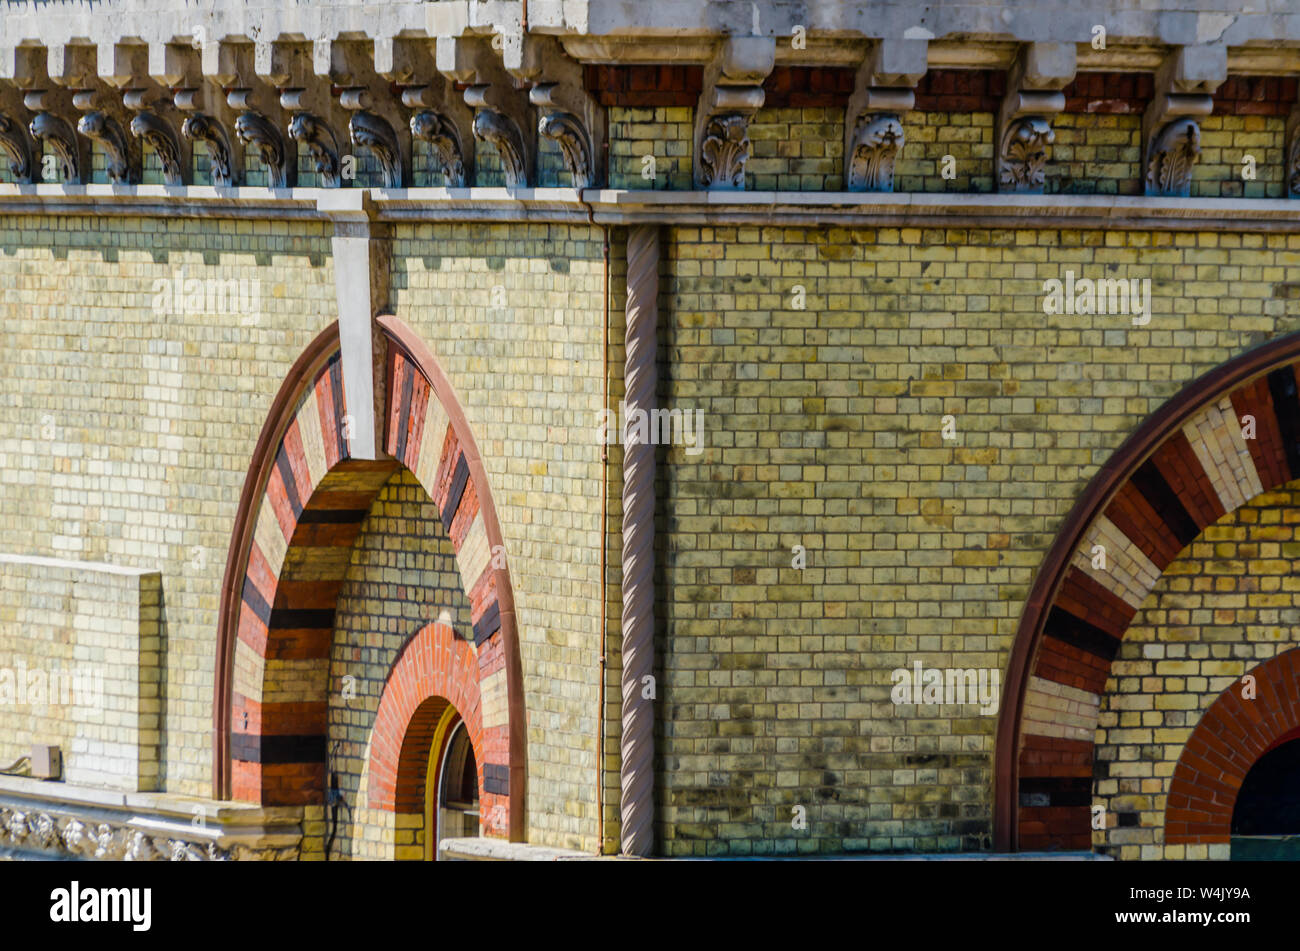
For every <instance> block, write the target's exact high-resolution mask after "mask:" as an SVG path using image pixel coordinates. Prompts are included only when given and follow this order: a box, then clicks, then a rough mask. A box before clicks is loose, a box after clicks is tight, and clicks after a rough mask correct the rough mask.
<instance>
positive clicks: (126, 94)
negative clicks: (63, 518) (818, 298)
mask: <svg viewBox="0 0 1300 951" xmlns="http://www.w3.org/2000/svg"><path fill="white" fill-rule="evenodd" d="M741 6H744V7H745V10H744V11H741V9H740V7H739V6H737V5H735V4H729V3H720V2H705V3H701V4H698V5H691V9H689V10H677V9H676V8H675V7H673V8H672V12H671V13H670V12H669V9H668V8H666V7H665V8H660V7H658V6H656V5H653V4H649V5H625V4H617V3H610V2H602V0H585V2H584V0H578V2H568V3H559V2H555V0H533V2H532V3H531V4H530V5H529V6H528V8H527V14H526V16H525V12H524V6H523V4H522V3H519V2H501V3H493V4H481V3H469V2H462V0H446V2H440V3H434V4H415V3H408V2H391V3H379V4H374V5H367V6H366V7H365V8H364V12H363V8H362V6H361V5H360V4H359V3H357V2H353V0H346V2H332V3H318V4H306V5H300V6H295V7H292V8H286V9H271V8H255V9H248V8H246V7H244V6H243V5H241V4H235V3H233V2H227V0H220V2H217V3H215V4H214V5H213V6H212V9H211V10H210V11H205V12H204V15H203V16H198V15H197V14H196V13H195V11H194V10H192V9H188V10H187V9H179V10H178V9H175V8H174V7H172V6H171V5H168V4H164V3H161V2H157V3H145V4H143V5H140V4H129V3H127V2H125V0H109V2H107V3H105V4H102V5H101V6H100V7H97V13H96V16H95V17H94V18H92V19H90V20H86V19H85V18H84V17H80V16H78V15H76V14H75V13H74V9H75V4H71V3H47V4H39V5H38V4H36V3H34V2H20V3H12V4H8V5H7V6H6V9H5V13H4V27H5V29H4V34H3V35H4V37H5V39H4V40H3V41H0V171H3V173H4V175H5V179H6V180H7V181H15V182H19V183H23V184H28V183H44V184H64V185H77V184H84V183H91V182H95V183H105V184H115V185H119V186H134V185H137V184H139V183H142V182H145V181H148V182H150V183H159V182H161V183H163V184H166V185H168V186H169V187H186V186H190V185H199V186H206V185H214V186H217V187H234V186H248V185H250V184H251V185H264V186H267V187H272V188H292V187H294V186H295V185H299V184H307V185H311V186H315V187H324V188H340V187H342V188H346V187H367V186H369V187H387V188H399V187H400V188H412V187H416V188H418V187H422V186H426V185H431V184H442V185H450V186H453V187H458V188H459V187H471V188H472V187H475V186H476V185H497V184H503V185H505V186H507V187H509V188H513V189H520V188H534V187H538V186H539V185H548V184H556V183H557V182H558V183H560V184H566V185H571V186H572V187H574V188H577V189H584V188H596V187H603V186H604V185H605V183H606V182H609V181H613V180H615V179H617V178H620V176H618V175H615V173H614V171H613V170H612V165H611V162H612V161H615V159H614V158H612V157H614V156H618V155H626V154H627V152H628V150H629V149H640V150H644V149H645V145H644V144H643V143H642V142H640V141H638V142H637V143H636V144H635V145H634V144H632V143H631V142H627V141H625V142H612V141H611V137H610V129H611V128H613V129H614V130H615V135H616V136H623V137H627V136H630V135H632V134H633V133H631V132H629V125H628V123H627V122H626V121H620V122H619V123H618V124H614V123H613V122H612V120H611V118H610V115H611V111H610V110H611V103H615V102H617V104H618V107H619V108H620V109H621V110H622V111H621V112H620V116H621V117H622V120H626V117H627V114H628V113H627V110H628V109H636V108H639V106H638V103H642V102H645V101H648V100H649V99H654V100H655V101H656V102H658V101H661V100H662V101H665V102H666V101H669V100H670V99H671V100H672V101H673V104H674V105H685V106H688V107H689V110H690V111H689V112H688V114H687V115H686V117H685V118H683V119H680V120H677V119H674V120H673V121H674V122H679V123H680V125H679V127H680V128H683V129H684V131H683V132H682V133H681V137H680V140H678V141H673V142H671V143H664V146H663V150H664V151H667V152H668V153H669V155H670V156H676V158H673V159H672V160H673V161H676V162H681V163H683V171H682V174H681V176H677V175H676V173H675V172H674V174H672V175H671V176H670V177H671V178H672V179H673V181H674V184H675V187H678V188H681V187H694V188H698V189H709V190H717V189H724V190H725V189H736V190H738V189H744V188H745V187H746V182H747V180H748V183H749V187H751V188H752V187H756V186H755V180H754V175H755V173H754V163H753V162H752V159H753V158H754V157H755V155H756V154H758V153H761V152H762V149H761V148H759V147H756V146H755V139H754V138H753V136H752V134H751V133H752V132H753V130H754V129H755V128H758V127H760V126H762V124H763V123H765V122H768V121H775V120H774V119H773V111H774V110H775V109H777V108H778V106H779V104H775V105H774V104H773V102H771V101H770V100H769V97H768V95H767V90H768V88H769V87H770V86H771V83H772V81H773V80H774V79H775V78H776V74H777V73H780V72H781V71H789V70H803V71H806V72H807V71H811V72H818V73H820V74H822V75H821V78H820V79H819V80H818V82H819V83H820V86H819V88H823V89H827V88H832V87H835V86H836V84H840V85H839V88H840V89H841V93H842V95H841V98H838V99H834V101H833V105H834V106H835V109H836V110H838V109H840V108H843V113H842V116H843V118H842V121H841V120H840V119H839V118H838V114H837V117H836V120H835V122H833V123H826V122H825V121H824V119H818V120H816V121H814V122H809V123H808V125H809V127H810V128H811V127H813V126H817V127H818V131H817V132H816V133H815V134H816V135H817V136H819V137H821V138H822V139H823V141H821V142H817V143H813V144H810V145H809V147H808V148H807V149H806V150H804V151H805V153H806V154H808V155H820V156H825V157H826V161H827V162H834V163H835V166H834V168H833V169H828V170H826V171H825V172H823V173H821V174H822V177H823V181H824V182H833V181H840V182H842V183H843V184H842V185H839V186H836V185H827V186H826V187H829V188H842V189H843V190H845V191H890V190H894V189H896V188H899V187H902V188H906V189H915V181H916V175H917V174H918V171H917V169H918V168H924V169H926V170H927V171H926V172H925V174H928V175H934V174H935V173H934V172H933V171H929V169H930V168H932V167H933V165H934V164H935V163H936V162H939V161H941V160H944V159H946V158H948V157H950V156H948V155H946V154H945V153H944V152H943V151H942V150H939V149H938V148H937V146H936V147H935V148H933V149H931V150H930V152H926V143H936V142H944V141H951V140H955V139H958V138H960V135H959V134H958V133H956V132H951V131H950V132H949V133H944V134H936V130H935V128H934V122H932V121H931V120H928V119H925V118H924V113H926V112H927V111H928V112H929V113H935V112H942V113H946V114H947V115H948V116H949V119H948V121H949V123H950V124H951V125H952V126H953V127H959V128H960V129H961V130H962V132H961V135H964V134H965V130H967V129H970V128H974V127H977V126H978V125H979V123H987V122H988V121H989V120H987V119H984V118H978V117H974V116H972V118H970V119H967V118H965V117H963V113H971V112H972V111H973V110H974V109H975V105H974V104H972V102H971V101H970V97H967V96H963V95H961V94H954V95H953V98H952V105H951V106H948V104H947V103H946V102H945V101H944V99H943V97H942V96H939V97H937V98H936V96H935V95H934V94H933V93H928V92H925V89H923V87H924V86H925V84H926V83H928V82H929V80H930V79H931V78H933V77H934V76H935V75H940V74H943V75H946V74H952V73H958V74H966V75H976V74H978V75H993V76H996V77H997V80H998V83H997V91H996V93H993V94H991V95H990V97H989V98H990V99H991V100H992V105H986V104H982V103H981V104H979V111H980V112H981V113H983V112H990V111H991V112H992V113H993V114H994V116H993V119H992V125H993V129H992V133H991V138H992V141H991V143H989V144H987V145H986V144H981V145H980V151H979V166H980V167H978V168H975V167H972V165H971V160H970V158H968V157H967V155H964V154H962V153H961V150H956V152H955V154H954V155H952V156H951V157H952V158H954V159H956V160H958V161H960V162H961V163H963V164H962V167H961V168H959V169H956V170H955V172H954V174H955V176H957V177H959V178H960V179H961V184H960V185H954V186H951V187H953V188H960V189H961V190H989V189H993V190H998V191H1019V192H1030V193H1038V192H1042V191H1043V190H1044V189H1046V190H1049V191H1050V190H1052V184H1051V182H1050V179H1051V176H1052V174H1053V168H1054V165H1053V143H1054V141H1055V139H1056V129H1055V127H1054V121H1055V119H1056V117H1058V116H1060V115H1061V114H1062V113H1063V112H1064V113H1068V112H1070V111H1072V110H1075V109H1080V108H1084V109H1086V108H1090V106H1089V105H1088V104H1087V103H1084V104H1083V105H1082V106H1081V105H1079V104H1078V102H1077V101H1076V102H1075V105H1073V106H1071V105H1069V104H1068V101H1067V100H1068V97H1069V96H1070V92H1069V90H1070V89H1071V88H1072V84H1073V81H1074V80H1075V79H1076V77H1080V76H1084V75H1086V74H1089V73H1092V74H1102V75H1105V76H1108V77H1109V76H1118V75H1136V76H1142V77H1151V78H1150V80H1146V79H1145V78H1144V82H1146V83H1147V84H1148V85H1147V86H1146V88H1147V89H1153V90H1154V91H1153V92H1150V93H1144V94H1143V96H1144V99H1143V102H1142V103H1141V105H1140V106H1139V109H1138V111H1140V112H1142V129H1141V133H1140V135H1141V139H1140V156H1139V157H1138V158H1136V159H1134V160H1133V162H1132V164H1133V165H1135V166H1140V167H1141V173H1140V181H1139V182H1138V183H1137V186H1136V190H1138V191H1145V192H1146V193H1148V194H1151V195H1154V196H1181V195H1186V194H1188V193H1189V189H1190V188H1191V184H1192V181H1193V178H1194V177H1195V176H1196V175H1197V174H1198V173H1197V171H1196V169H1197V167H1198V166H1197V162H1198V158H1199V155H1200V153H1199V142H1200V133H1201V126H1202V125H1203V124H1204V121H1205V117H1206V116H1208V115H1211V114H1212V113H1213V112H1214V110H1215V109H1216V106H1215V105H1214V102H1215V101H1214V99H1213V96H1214V93H1215V89H1216V88H1217V87H1218V86H1219V85H1220V84H1222V83H1223V82H1224V81H1225V79H1227V78H1229V77H1248V78H1260V77H1263V78H1267V77H1271V76H1272V77H1285V76H1289V75H1290V74H1291V72H1292V67H1291V66H1290V65H1289V64H1290V62H1291V59H1292V58H1294V55H1295V52H1296V51H1297V50H1300V26H1297V25H1295V24H1293V23H1291V22H1290V21H1276V20H1275V19H1274V18H1269V17H1266V16H1263V15H1259V14H1254V13H1251V12H1242V11H1241V10H1238V9H1229V7H1228V5H1227V4H1226V3H1225V4H1223V8H1224V9H1223V10H1222V11H1221V12H1222V13H1223V14H1224V16H1223V17H1221V18H1219V19H1213V18H1212V17H1210V12H1206V13H1205V15H1204V16H1201V17H1199V18H1191V20H1189V19H1188V18H1181V19H1180V18H1179V17H1178V16H1175V15H1174V14H1172V13H1168V12H1160V11H1132V10H1124V11H1119V10H1116V11H1106V10H1103V11H1101V12H1098V11H1095V10H1091V11H1088V10H1081V9H1078V6H1079V5H1078V4H1072V3H1068V2H1064V0H1062V2H1060V3H1059V4H1055V5H1053V4H1052V3H1049V4H1048V5H1047V7H1046V8H1043V9H1042V10H1041V11H1040V14H1039V15H1038V16H1037V17H1036V18H1035V25H1034V27H1033V28H1032V30H1030V29H1029V27H1028V26H1023V25H1021V24H1020V23H1019V22H1018V21H1013V22H1010V23H1004V22H1001V21H999V23H998V24H997V28H996V29H992V28H991V26H990V23H989V22H988V20H987V18H986V17H982V16H980V15H978V11H977V10H976V8H972V7H970V6H968V5H964V4H956V3H950V2H941V3H938V4H935V5H933V6H932V7H930V8H929V12H928V13H927V15H926V17H925V19H924V22H923V23H922V22H921V21H920V20H919V19H918V18H917V14H916V10H915V7H914V5H912V4H909V3H904V2H901V0H876V2H872V3H868V4H852V3H848V2H843V3H826V4H819V5H816V6H815V7H811V8H809V7H804V6H791V5H787V4H779V3H776V2H774V0H773V2H758V3H753V4H748V5H741ZM742 12H743V14H744V15H743V16H742V15H741V14H742ZM1211 12H1212V11H1211ZM326 14H328V15H326ZM1211 19H1213V22H1211ZM1193 20H1194V21H1196V22H1200V23H1201V25H1200V26H1199V27H1196V28H1194V29H1193V28H1192V27H1191V26H1189V25H1188V24H1189V23H1191V22H1192V21H1193ZM1220 20H1222V22H1220ZM1229 21H1230V22H1229ZM1216 24H1217V26H1216ZM1098 27H1102V28H1103V32H1104V37H1103V38H1102V39H1101V41H1100V42H1098V32H1097V28H1098ZM1288 31H1291V32H1294V33H1295V34H1296V35H1294V36H1293V35H1291V32H1288ZM1031 33H1032V35H1031ZM1264 41H1267V43H1265V42H1264ZM611 69H612V70H622V71H625V72H626V71H628V70H636V69H641V70H647V69H648V70H658V71H660V72H661V73H662V74H663V75H667V72H666V71H668V70H677V71H678V74H681V75H685V76H686V77H687V78H686V80H685V82H686V86H684V87H683V88H682V89H681V90H675V91H672V92H671V93H669V92H668V91H666V90H660V89H657V88H655V86H654V82H655V81H654V79H653V78H651V80H650V84H649V85H648V86H647V85H646V83H645V81H644V78H643V77H639V78H638V79H636V80H634V81H633V83H632V87H633V88H628V89H627V90H626V92H625V93H614V94H611V91H610V90H609V89H608V88H602V87H600V86H599V85H598V84H595V83H596V82H597V81H596V80H594V79H593V76H596V74H597V73H598V72H599V71H600V70H611ZM683 70H685V71H686V72H685V73H682V71H683ZM934 88H937V89H945V88H951V87H950V86H944V85H943V84H942V83H940V84H939V85H937V86H935V87H934ZM922 93H924V95H922ZM611 95H612V98H611ZM620 95H621V96H623V98H622V99H621V100H620V99H619V96H620ZM918 96H920V98H918ZM678 98H680V100H681V101H680V102H679V101H678ZM922 99H924V100H925V101H924V102H922ZM1076 100H1077V97H1076ZM1105 111H1106V109H1103V112H1105ZM661 120H662V116H659V115H651V116H650V117H649V118H648V119H646V120H645V121H646V122H647V123H661ZM637 121H638V122H640V121H641V120H640V119H638V120H637ZM669 125H671V123H669ZM1067 125H1068V123H1067ZM1288 127H1289V130H1290V131H1289V132H1288V133H1287V137H1286V141H1285V144H1284V145H1282V144H1279V147H1278V148H1273V147H1271V146H1270V147H1268V148H1267V149H1261V150H1260V152H1261V154H1260V155H1258V156H1254V159H1255V160H1256V161H1260V162H1262V161H1263V160H1264V159H1265V154H1264V153H1265V152H1267V154H1268V156H1269V161H1273V162H1275V163H1276V161H1278V159H1276V158H1274V156H1277V155H1279V154H1280V155H1281V159H1280V161H1282V162H1283V163H1284V164H1285V166H1286V168H1285V171H1284V172H1283V176H1282V177H1283V178H1284V179H1285V187H1284V192H1283V193H1284V194H1288V195H1296V194H1300V157H1298V156H1300V147H1297V146H1296V145H1295V142H1296V141H1297V137H1296V135H1295V134H1294V129H1295V127H1296V123H1295V122H1294V121H1292V122H1290V123H1289V124H1288ZM764 134H765V135H766V136H768V138H769V139H770V138H771V135H772V132H771V131H770V130H768V131H766V132H765V133H764ZM805 134H807V133H805ZM1279 134H1280V133H1279ZM962 141H965V140H962ZM1072 141H1074V142H1077V141H1078V140H1077V137H1076V138H1075V139H1073V140H1072ZM841 143H842V144H841ZM1085 144H1086V143H1085ZM652 145H657V143H652ZM905 149H906V153H905ZM832 153H834V154H833V156H832ZM930 153H934V154H930ZM1071 154H1073V153H1071ZM417 157H418V161H417ZM644 157H645V156H644V154H639V155H636V156H634V158H637V159H643V158H644ZM652 157H653V158H656V159H657V160H658V159H661V158H664V157H665V156H663V155H662V154H660V155H656V156H652ZM760 157H762V158H763V159H764V160H765V162H766V165H767V169H765V171H764V172H762V173H759V178H760V181H759V182H758V187H765V186H764V184H763V183H764V182H765V181H767V180H770V177H771V176H772V175H773V174H776V175H777V176H778V177H779V176H780V174H781V173H780V172H777V173H773V172H771V171H770V167H771V165H772V164H773V159H772V156H771V154H770V153H767V154H762V155H760ZM1075 161H1076V162H1077V161H1078V160H1077V159H1076V160H1075ZM908 162H921V163H924V164H923V165H922V166H907V164H906V163H908ZM900 163H903V164H902V165H900ZM1096 164H1098V163H1094V165H1093V167H1095V166H1096ZM1111 164H1112V165H1115V164H1117V163H1113V162H1112V163H1111ZM1085 165H1086V160H1085ZM904 167H907V168H909V169H910V170H909V171H906V172H904V174H903V175H902V178H903V179H904V180H905V181H904V183H903V184H902V185H901V186H900V184H899V179H900V176H899V174H898V173H897V172H898V169H900V168H904ZM359 168H360V172H359ZM1276 171H1277V169H1276V167H1274V169H1273V170H1272V172H1276ZM637 172H643V173H644V175H645V180H646V181H648V182H656V181H657V182H660V183H662V178H660V177H657V175H662V174H663V172H662V169H661V170H660V171H659V172H658V173H656V171H655V170H654V169H651V168H646V169H643V170H642V169H638V170H637ZM300 173H301V174H302V175H303V176H304V178H303V181H302V182H299V181H298V180H297V179H298V175H299V174H300ZM1085 174H1086V171H1085ZM1270 174H1272V173H1270ZM687 177H689V182H686V181H684V179H686V178H687ZM1207 177H1213V175H1210V174H1208V173H1207ZM621 178H622V179H623V180H626V178H627V175H626V172H624V174H623V175H622V176H621ZM786 178H787V180H797V181H798V184H797V185H795V186H793V187H790V186H784V185H783V186H782V190H812V189H815V188H817V187H818V186H817V184H816V183H815V182H813V179H814V178H815V176H813V175H803V176H802V177H800V175H798V174H794V173H791V174H789V175H787V176H786ZM944 178H945V180H948V176H947V175H946V174H945V176H944ZM1271 181H1276V175H1275V176H1274V178H1273V179H1271ZM810 182H812V183H811V184H810ZM968 182H977V183H979V184H975V185H972V186H971V187H969V188H968V187H967V183H968ZM1087 186H1088V183H1087V182H1086V181H1080V180H1079V175H1078V172H1077V170H1075V171H1072V172H1071V187H1072V188H1074V189H1075V190H1077V191H1085V192H1086V191H1089V190H1096V191H1104V190H1106V189H1100V188H1093V189H1089V188H1088V187H1087ZM645 187H662V184H660V185H653V186H652V185H647V186H645ZM945 187H946V186H945ZM1272 187H1273V186H1270V188H1272ZM1120 193H1123V189H1120ZM1255 193H1256V194H1258V193H1259V190H1258V189H1256V191H1255ZM1269 193H1270V194H1272V193H1273V192H1269ZM1238 194H1241V192H1238ZM1246 194H1251V192H1249V191H1247V192H1246Z"/></svg>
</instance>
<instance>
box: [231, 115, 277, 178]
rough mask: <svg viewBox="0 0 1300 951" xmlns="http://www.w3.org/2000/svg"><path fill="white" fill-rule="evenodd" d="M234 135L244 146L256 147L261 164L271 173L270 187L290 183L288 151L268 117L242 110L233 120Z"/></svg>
mask: <svg viewBox="0 0 1300 951" xmlns="http://www.w3.org/2000/svg"><path fill="white" fill-rule="evenodd" d="M235 137H236V138H238V139H239V141H240V142H242V143H243V144H244V145H245V146H246V147H247V146H250V145H251V146H252V147H254V148H255V149H257V154H258V156H259V157H260V158H261V159H262V164H264V165H265V166H266V167H267V170H268V171H269V172H270V175H271V187H272V188H288V187H289V184H290V173H289V151H288V149H286V148H285V147H284V138H283V137H282V136H281V135H280V130H279V129H277V128H276V127H275V126H274V125H273V124H272V123H271V121H270V120H269V119H267V118H266V117H265V116H263V115H260V114H259V113H256V112H251V111H250V112H242V113H240V115H239V118H238V119H236V120H235Z"/></svg>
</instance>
